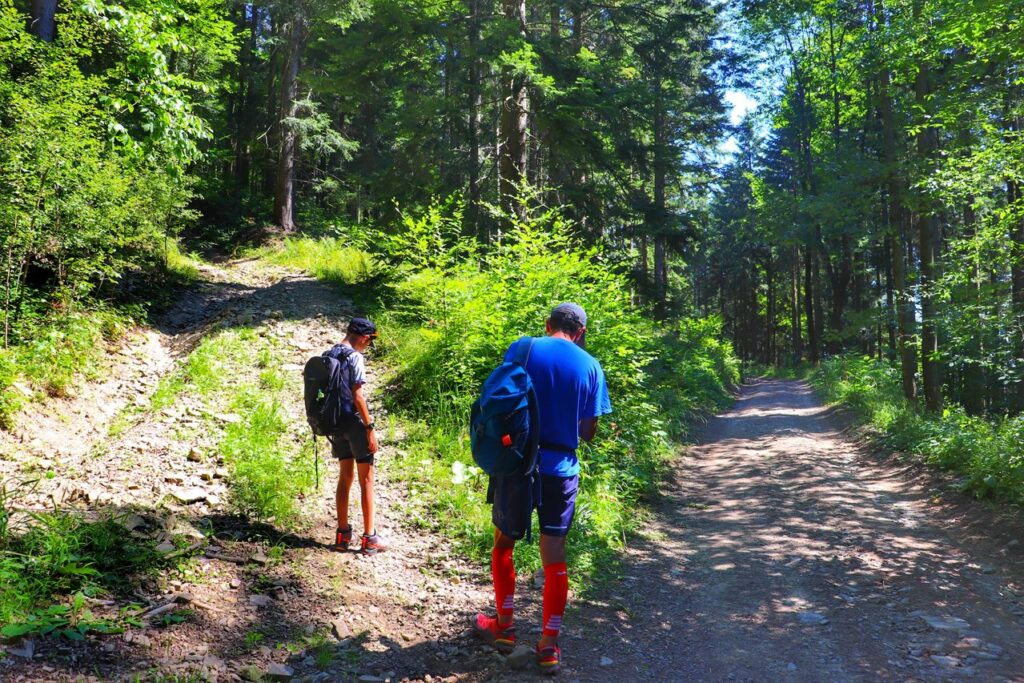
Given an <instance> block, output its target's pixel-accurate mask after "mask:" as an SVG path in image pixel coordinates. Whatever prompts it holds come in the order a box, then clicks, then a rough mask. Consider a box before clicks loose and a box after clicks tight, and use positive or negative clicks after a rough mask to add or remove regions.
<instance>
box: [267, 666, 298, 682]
mask: <svg viewBox="0 0 1024 683" xmlns="http://www.w3.org/2000/svg"><path fill="white" fill-rule="evenodd" d="M294 676H295V669H293V668H291V667H290V666H288V665H287V664H271V665H270V666H269V667H267V673H266V675H265V678H266V679H267V680H270V681H290V680H292V678H293V677H294Z"/></svg>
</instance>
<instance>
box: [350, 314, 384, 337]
mask: <svg viewBox="0 0 1024 683" xmlns="http://www.w3.org/2000/svg"><path fill="white" fill-rule="evenodd" d="M348 331H349V334H368V335H370V336H371V337H375V336H377V326H376V325H374V324H373V323H372V322H370V319H369V318H352V320H350V321H349V323H348Z"/></svg>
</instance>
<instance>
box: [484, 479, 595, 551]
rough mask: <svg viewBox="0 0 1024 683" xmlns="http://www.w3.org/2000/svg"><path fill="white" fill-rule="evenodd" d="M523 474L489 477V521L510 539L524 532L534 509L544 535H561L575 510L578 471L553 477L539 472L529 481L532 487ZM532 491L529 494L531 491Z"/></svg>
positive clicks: (566, 529)
mask: <svg viewBox="0 0 1024 683" xmlns="http://www.w3.org/2000/svg"><path fill="white" fill-rule="evenodd" d="M530 488H531V487H530V484H529V482H528V480H527V479H526V478H525V477H493V478H492V479H491V490H490V492H489V494H490V495H489V496H488V498H489V499H491V498H493V500H492V502H493V504H494V505H493V507H492V508H491V521H492V522H494V526H495V527H497V528H498V529H499V530H500V531H501V533H503V534H505V535H506V536H508V537H509V538H511V539H513V540H517V541H518V540H519V539H520V538H522V537H523V536H525V535H526V530H527V528H529V526H530V521H531V518H532V517H533V511H534V509H536V510H537V517H538V519H539V520H540V532H541V533H542V534H544V535H545V536H565V535H567V534H568V533H569V528H570V527H571V526H572V518H573V516H574V515H575V514H576V493H577V492H578V491H579V488H580V478H579V475H576V476H572V477H556V476H554V475H550V474H541V475H539V476H537V477H536V478H535V479H534V481H533V487H532V488H533V490H532V491H530ZM531 493H532V495H531Z"/></svg>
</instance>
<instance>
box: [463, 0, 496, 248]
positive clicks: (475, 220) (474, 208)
mask: <svg viewBox="0 0 1024 683" xmlns="http://www.w3.org/2000/svg"><path fill="white" fill-rule="evenodd" d="M484 1H485V0H470V2H469V13H470V20H469V202H468V205H467V207H466V223H467V228H468V231H469V232H470V233H471V234H476V235H477V236H478V237H479V239H480V241H481V242H487V241H488V239H489V237H490V235H489V234H488V230H487V225H486V224H485V223H484V222H483V221H482V220H481V211H480V199H481V196H480V195H481V192H482V190H483V186H482V181H481V177H480V166H481V161H482V159H481V158H480V153H481V148H482V144H481V140H482V139H483V132H482V121H481V115H482V112H483V87H482V83H481V81H482V80H483V79H482V73H483V68H482V64H481V61H480V8H481V7H480V6H481V2H484Z"/></svg>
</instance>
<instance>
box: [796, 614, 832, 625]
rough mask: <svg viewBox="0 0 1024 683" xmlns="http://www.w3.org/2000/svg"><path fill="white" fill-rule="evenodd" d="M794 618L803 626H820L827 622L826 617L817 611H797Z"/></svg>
mask: <svg viewBox="0 0 1024 683" xmlns="http://www.w3.org/2000/svg"><path fill="white" fill-rule="evenodd" d="M796 618H797V621H799V622H800V623H801V624H803V625H805V626H821V625H823V624H827V623H828V617H826V616H825V615H824V614H818V613H817V612H797V614H796Z"/></svg>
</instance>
